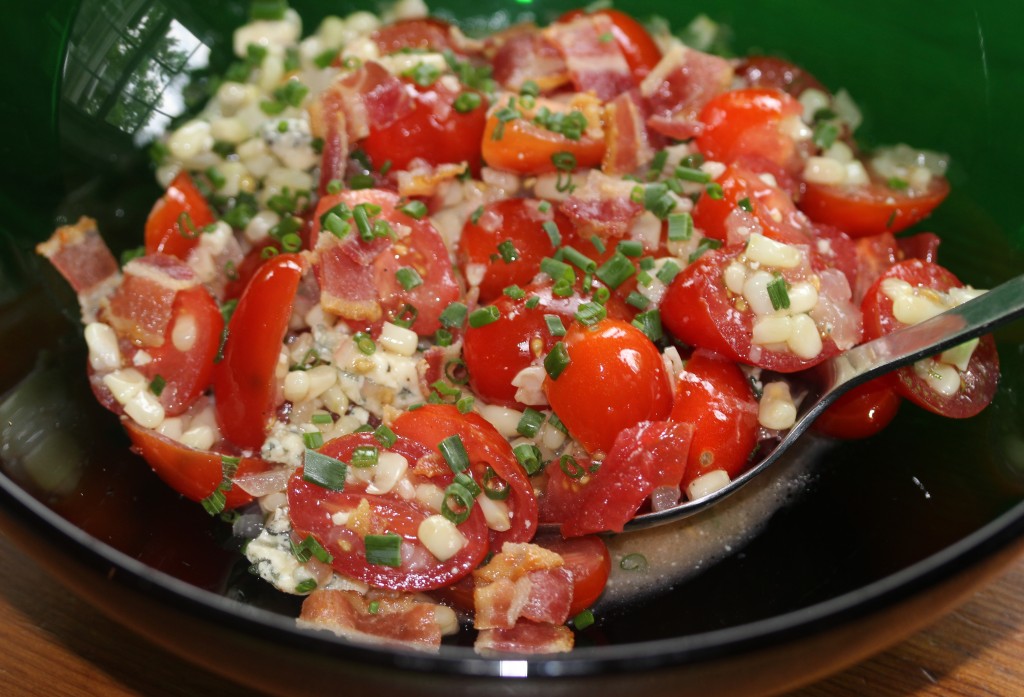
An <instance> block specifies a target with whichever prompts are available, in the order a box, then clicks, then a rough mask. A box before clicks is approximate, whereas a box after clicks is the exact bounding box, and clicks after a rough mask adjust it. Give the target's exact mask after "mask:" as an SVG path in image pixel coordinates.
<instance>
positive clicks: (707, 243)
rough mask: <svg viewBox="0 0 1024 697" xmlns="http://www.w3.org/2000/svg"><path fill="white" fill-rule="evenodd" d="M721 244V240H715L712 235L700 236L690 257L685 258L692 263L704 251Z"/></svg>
mask: <svg viewBox="0 0 1024 697" xmlns="http://www.w3.org/2000/svg"><path fill="white" fill-rule="evenodd" d="M721 246H722V241H721V240H716V239H715V238H714V237H702V238H701V240H700V242H698V243H697V248H696V249H695V250H693V252H692V253H691V254H690V257H689V258H688V259H687V261H688V262H689V263H691V264H692V263H693V262H695V261H697V260H698V259H700V258H701V255H703V254H704V252H706V251H708V250H711V249H718V248H719V247H721Z"/></svg>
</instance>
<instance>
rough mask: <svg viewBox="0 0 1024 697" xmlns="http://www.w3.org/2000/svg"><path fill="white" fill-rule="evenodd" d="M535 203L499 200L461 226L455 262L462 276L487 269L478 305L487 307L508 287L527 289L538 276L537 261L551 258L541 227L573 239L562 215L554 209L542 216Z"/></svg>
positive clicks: (548, 238) (547, 237)
mask: <svg viewBox="0 0 1024 697" xmlns="http://www.w3.org/2000/svg"><path fill="white" fill-rule="evenodd" d="M539 203H540V201H537V200H535V199H525V198H510V199H504V200H501V201H496V202H494V203H489V204H487V205H485V206H484V208H483V212H482V213H481V214H480V215H479V217H477V218H475V219H470V220H467V221H466V224H465V226H464V227H463V228H462V235H461V236H460V238H459V247H458V259H459V263H460V266H461V267H462V272H463V274H466V275H468V274H469V272H470V265H478V266H483V267H485V268H486V271H485V272H484V277H483V280H482V281H481V282H480V302H481V303H489V302H491V301H492V300H494V299H495V298H497V297H498V296H500V295H501V292H502V290H503V289H504V288H506V287H508V286H510V285H523V286H525V285H527V284H529V283H530V281H532V280H533V277H534V276H536V275H537V272H538V271H539V270H540V262H541V259H543V258H544V257H549V256H552V255H553V254H554V253H555V246H554V245H553V244H552V242H551V236H550V235H548V233H547V231H546V230H545V229H544V227H543V226H544V224H545V223H548V222H553V223H554V224H555V225H556V226H557V228H558V230H559V234H561V235H562V238H563V239H564V238H566V237H568V236H569V235H570V234H571V233H572V224H571V223H570V222H569V219H568V218H566V217H565V215H564V214H563V213H561V212H560V211H558V210H556V209H555V208H554V207H553V206H552V207H551V208H550V209H549V210H548V211H547V212H546V213H542V212H541V211H540V210H539V209H538V207H537V206H538V204H539ZM502 245H503V246H504V248H503V247H502ZM509 249H511V250H513V252H514V253H510V252H509ZM506 258H508V260H507V261H506Z"/></svg>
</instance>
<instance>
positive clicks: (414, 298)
mask: <svg viewBox="0 0 1024 697" xmlns="http://www.w3.org/2000/svg"><path fill="white" fill-rule="evenodd" d="M339 204H343V205H344V206H346V207H347V208H348V211H349V215H348V218H347V220H345V222H346V223H347V224H348V225H349V227H350V229H349V231H348V233H347V234H345V236H344V238H343V239H341V240H337V241H335V240H333V239H332V240H330V242H329V243H327V244H321V243H320V242H319V238H320V235H321V234H322V231H321V218H323V217H324V216H325V215H326V214H327V213H328V212H330V211H331V210H332V209H334V208H335V207H336V206H338V205H339ZM359 206H363V210H364V212H365V211H367V210H369V211H371V212H373V213H372V215H371V214H369V213H367V220H368V222H369V224H370V225H376V224H377V223H378V222H386V223H387V225H388V226H389V227H391V228H392V231H394V226H401V228H402V230H403V231H407V234H403V236H402V237H401V238H400V239H394V240H393V239H392V237H391V236H390V235H388V234H386V233H385V234H383V235H382V236H375V237H373V239H371V240H368V241H367V240H363V239H362V237H361V236H360V233H359V232H357V225H356V223H355V221H354V219H353V215H352V214H353V213H354V211H355V209H356V208H357V207H359ZM399 207H400V199H399V198H398V195H397V194H394V193H392V192H390V191H384V190H381V189H362V190H358V191H342V192H341V193H339V194H334V195H332V196H325V197H324V198H322V199H320V202H319V203H318V204H317V207H316V212H315V213H314V219H313V233H312V244H313V246H314V247H318V249H317V251H318V254H319V263H318V264H317V265H316V273H317V278H318V279H319V281H320V288H321V298H322V300H321V301H322V303H323V304H324V306H325V309H327V310H328V311H330V312H333V313H334V314H337V315H339V316H341V317H343V318H344V319H346V320H348V321H349V322H350V323H352V324H353V325H357V326H358V325H361V326H367V327H379V326H380V323H381V322H382V321H385V320H386V321H395V320H405V321H408V320H411V324H410V325H409V328H410V329H412V330H413V331H414V332H416V333H417V334H420V335H425V334H431V333H433V332H435V331H436V330H437V328H438V327H439V326H440V322H439V317H440V315H441V313H442V312H443V311H444V309H445V308H446V307H447V306H448V305H449V304H450V303H451V302H453V301H454V300H456V299H457V298H458V297H459V285H458V282H457V281H456V280H455V275H454V273H453V272H452V265H451V259H450V257H449V255H448V249H447V247H445V245H444V240H442V239H441V235H440V233H438V231H437V230H436V229H435V228H434V226H433V225H432V224H431V223H430V222H429V220H427V219H426V218H424V219H421V220H416V219H414V218H412V217H410V216H409V215H407V214H405V213H403V212H402V211H401V210H399ZM402 269H405V270H406V271H405V272H403V273H408V272H409V271H410V270H411V271H412V272H415V276H414V277H411V278H412V282H411V283H408V282H407V281H408V279H407V280H406V282H403V280H402V278H400V276H399V271H400V270H402ZM417 277H418V279H419V280H418V281H417V280H416V278H417ZM408 315H411V317H409V316H408Z"/></svg>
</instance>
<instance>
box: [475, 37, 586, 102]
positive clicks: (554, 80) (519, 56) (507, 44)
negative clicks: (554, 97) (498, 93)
mask: <svg viewBox="0 0 1024 697" xmlns="http://www.w3.org/2000/svg"><path fill="white" fill-rule="evenodd" d="M499 40H500V41H501V45H500V47H499V48H498V50H497V52H496V53H495V54H494V60H493V65H494V79H495V80H497V81H498V84H500V85H501V86H502V87H504V88H505V89H508V90H511V91H513V92H518V91H519V90H521V89H522V87H523V84H524V83H526V82H528V81H533V82H535V83H537V86H538V87H539V88H540V91H541V92H551V91H553V90H556V89H558V88H559V87H562V86H564V85H566V84H568V83H569V82H570V81H571V79H572V78H571V76H570V75H569V69H568V67H567V66H566V64H565V59H564V58H562V54H561V53H560V52H559V50H558V48H557V47H556V46H555V45H554V44H553V43H551V41H550V40H548V39H547V38H546V37H545V36H544V35H542V34H541V33H540V32H539V31H537V28H536V27H534V26H533V25H520V26H518V27H513V28H512V29H510V30H509V31H508V32H506V33H505V35H503V36H502V37H499Z"/></svg>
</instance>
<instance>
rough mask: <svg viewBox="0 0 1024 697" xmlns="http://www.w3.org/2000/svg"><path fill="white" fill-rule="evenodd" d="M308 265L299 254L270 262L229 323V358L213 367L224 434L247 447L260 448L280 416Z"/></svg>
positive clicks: (226, 353) (226, 352) (251, 284)
mask: <svg viewBox="0 0 1024 697" xmlns="http://www.w3.org/2000/svg"><path fill="white" fill-rule="evenodd" d="M304 269H305V263H304V262H303V260H302V257H300V256H299V255H297V254H279V255H277V256H275V257H272V258H271V259H269V260H267V262H266V263H264V264H263V266H261V267H260V268H259V270H257V271H256V274H255V275H254V276H253V278H252V281H250V282H249V285H248V286H247V287H246V289H245V292H243V293H242V297H241V298H239V300H238V305H237V306H236V307H235V312H234V314H233V315H232V316H231V320H230V321H229V322H228V335H227V339H226V341H225V342H224V354H223V355H224V358H223V359H222V360H221V361H220V362H219V363H217V364H216V366H215V367H214V371H213V391H214V397H215V400H216V401H215V404H216V408H217V423H218V424H219V425H220V429H221V432H222V433H223V434H224V436H225V437H226V438H227V439H228V440H229V441H231V442H232V443H234V444H235V445H237V446H239V447H241V448H251V449H258V448H259V447H260V446H261V445H262V444H263V439H264V437H265V436H266V432H267V427H268V426H269V425H270V422H271V421H272V420H273V418H274V410H275V409H276V407H277V404H276V402H275V399H276V391H277V390H276V380H275V378H274V372H275V370H276V369H277V360H278V356H279V355H280V353H281V342H282V341H283V340H284V335H285V331H286V330H287V329H288V320H289V318H290V317H291V314H292V304H293V302H294V300H295V291H296V289H297V288H298V286H299V280H300V279H301V278H302V272H303V270H304Z"/></svg>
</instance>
